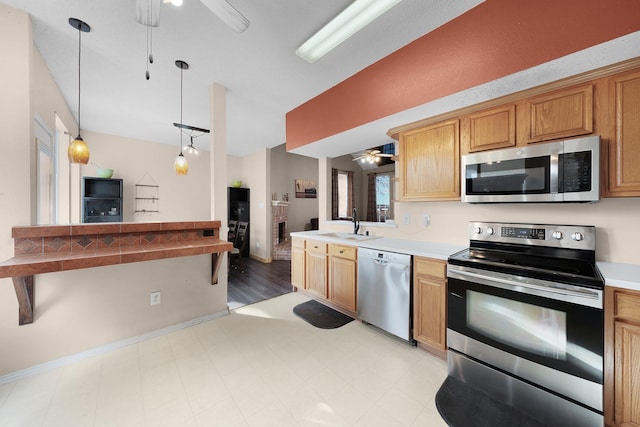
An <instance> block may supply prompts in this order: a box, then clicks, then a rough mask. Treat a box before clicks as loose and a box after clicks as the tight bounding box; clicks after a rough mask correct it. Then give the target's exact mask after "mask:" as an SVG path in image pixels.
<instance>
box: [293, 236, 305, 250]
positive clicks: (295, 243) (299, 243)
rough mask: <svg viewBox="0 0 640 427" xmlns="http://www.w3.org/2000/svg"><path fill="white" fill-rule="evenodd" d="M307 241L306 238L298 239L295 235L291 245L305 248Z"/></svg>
mask: <svg viewBox="0 0 640 427" xmlns="http://www.w3.org/2000/svg"><path fill="white" fill-rule="evenodd" d="M305 242H306V240H304V239H296V238H295V237H294V238H293V239H291V247H293V248H302V249H304V243H305Z"/></svg>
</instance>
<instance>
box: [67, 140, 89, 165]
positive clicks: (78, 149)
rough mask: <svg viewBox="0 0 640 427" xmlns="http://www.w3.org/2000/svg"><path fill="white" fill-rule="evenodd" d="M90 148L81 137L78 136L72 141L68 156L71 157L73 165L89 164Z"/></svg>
mask: <svg viewBox="0 0 640 427" xmlns="http://www.w3.org/2000/svg"><path fill="white" fill-rule="evenodd" d="M89 155H90V153H89V146H88V145H87V143H86V142H84V140H83V139H82V138H81V137H80V135H78V136H76V139H74V140H73V141H71V144H69V148H68V149H67V156H68V157H69V161H70V162H71V163H82V164H83V165H86V164H87V163H89Z"/></svg>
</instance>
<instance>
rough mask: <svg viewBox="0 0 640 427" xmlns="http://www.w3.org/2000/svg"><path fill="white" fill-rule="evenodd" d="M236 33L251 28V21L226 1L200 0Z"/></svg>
mask: <svg viewBox="0 0 640 427" xmlns="http://www.w3.org/2000/svg"><path fill="white" fill-rule="evenodd" d="M200 1H201V2H202V4H204V5H205V6H207V7H208V8H209V9H211V11H212V12H213V13H215V14H216V15H217V16H218V18H220V19H222V21H223V22H224V23H225V24H227V25H228V26H229V27H231V29H233V30H234V31H235V32H236V33H241V32H243V31H244V30H246V29H247V28H249V20H248V19H247V18H245V17H244V16H243V15H242V14H241V13H240V12H238V10H237V9H236V8H235V7H233V6H231V4H230V3H229V2H228V1H226V0H200Z"/></svg>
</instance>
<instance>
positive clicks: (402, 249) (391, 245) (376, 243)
mask: <svg viewBox="0 0 640 427" xmlns="http://www.w3.org/2000/svg"><path fill="white" fill-rule="evenodd" d="M326 233H331V232H330V231H326V230H314V231H300V232H294V233H291V237H299V238H303V239H313V240H318V241H323V242H327V243H341V244H345V245H351V246H358V247H361V248H369V249H377V250H381V251H389V252H398V253H403V254H408V255H416V256H421V257H425V258H433V259H440V260H444V261H446V260H447V258H449V255H451V254H454V253H456V252H459V251H461V250H463V249H465V246H458V245H450V244H447V243H431V242H423V241H420V240H404V239H393V238H389V237H375V238H372V239H370V240H350V239H348V240H347V239H340V238H337V237H329V236H324V235H323V234H326Z"/></svg>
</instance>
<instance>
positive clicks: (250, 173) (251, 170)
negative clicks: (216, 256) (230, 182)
mask: <svg viewBox="0 0 640 427" xmlns="http://www.w3.org/2000/svg"><path fill="white" fill-rule="evenodd" d="M269 151H270V150H269V149H268V148H264V149H260V150H258V151H256V152H255V153H253V154H250V155H248V156H246V157H244V161H243V165H244V178H243V184H242V186H243V187H246V188H249V189H250V190H251V192H250V197H251V200H250V203H251V207H250V210H251V222H250V225H249V231H250V240H249V241H250V247H249V252H250V253H251V255H252V256H254V257H257V258H259V259H261V260H265V261H270V260H271V184H270V181H271V175H270V165H269V158H270V155H269Z"/></svg>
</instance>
